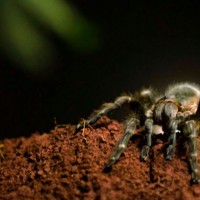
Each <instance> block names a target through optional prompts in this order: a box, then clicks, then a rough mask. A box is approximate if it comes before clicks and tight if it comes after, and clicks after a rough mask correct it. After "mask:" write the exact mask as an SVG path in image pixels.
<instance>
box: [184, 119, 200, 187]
mask: <svg viewBox="0 0 200 200" xmlns="http://www.w3.org/2000/svg"><path fill="white" fill-rule="evenodd" d="M183 133H184V135H185V136H186V138H187V144H188V147H189V155H188V157H189V164H190V168H191V171H192V179H191V181H192V183H199V182H200V179H199V174H198V159H197V156H198V155H197V131H196V123H195V121H194V120H189V121H186V122H185V125H184V127H183Z"/></svg>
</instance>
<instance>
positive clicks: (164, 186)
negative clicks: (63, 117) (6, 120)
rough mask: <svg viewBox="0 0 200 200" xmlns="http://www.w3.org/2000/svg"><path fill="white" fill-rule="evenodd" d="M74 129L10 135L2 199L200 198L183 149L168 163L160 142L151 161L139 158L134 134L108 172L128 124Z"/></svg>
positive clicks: (0, 171) (1, 167)
mask: <svg viewBox="0 0 200 200" xmlns="http://www.w3.org/2000/svg"><path fill="white" fill-rule="evenodd" d="M74 129H75V127H74V126H71V125H67V126H66V127H62V128H55V130H52V131H51V132H50V133H45V134H41V135H40V134H33V135H32V136H31V137H29V138H23V137H21V138H17V139H5V140H4V141H3V144H4V145H5V149H4V155H5V156H4V157H5V158H4V160H3V161H2V162H1V163H0V199H17V200H20V199H27V200H29V199H34V200H35V199H36V200H37V199H52V200H53V199H55V200H56V199H72V200H73V199H77V200H78V199H88V200H91V199H95V200H106V199H109V200H110V199H143V200H145V199H154V200H156V199H172V200H173V199H177V200H180V199H184V200H190V199H192V200H193V199H194V200H197V199H200V185H190V175H189V172H188V165H187V159H186V157H185V154H184V152H181V151H177V155H176V157H175V158H174V159H173V160H172V161H166V160H165V159H164V155H163V152H164V150H163V149H164V145H163V142H162V141H160V140H158V141H157V142H156V144H155V146H153V148H152V152H151V154H150V158H149V159H148V161H147V162H140V160H139V156H140V142H141V138H140V137H135V138H134V137H133V138H132V140H131V141H130V142H129V145H128V148H127V149H126V151H125V152H124V153H123V154H122V156H121V158H120V160H119V162H117V163H116V164H115V165H114V166H113V168H112V170H111V171H110V172H108V173H104V172H102V169H103V166H104V164H105V162H106V161H107V160H108V158H109V155H110V154H111V151H112V149H113V147H114V144H115V142H116V141H117V140H118V139H119V137H120V135H121V134H122V131H123V126H122V125H121V124H119V123H118V122H117V121H113V120H110V119H108V118H106V117H104V118H102V119H101V120H99V121H98V123H97V124H95V125H94V126H93V127H87V128H85V129H84V130H81V131H79V132H78V133H76V134H74ZM198 142H199V144H200V139H198ZM198 151H199V155H200V149H198ZM199 161H200V158H199Z"/></svg>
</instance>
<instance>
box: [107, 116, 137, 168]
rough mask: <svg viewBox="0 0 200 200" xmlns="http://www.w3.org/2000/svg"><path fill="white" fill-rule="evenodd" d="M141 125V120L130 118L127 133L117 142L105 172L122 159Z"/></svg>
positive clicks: (126, 123) (126, 124)
mask: <svg viewBox="0 0 200 200" xmlns="http://www.w3.org/2000/svg"><path fill="white" fill-rule="evenodd" d="M138 125H139V120H138V119H135V118H130V119H129V120H127V121H126V122H125V131H124V134H123V135H122V137H121V138H120V139H119V141H118V142H117V144H116V146H115V149H114V151H113V153H112V154H111V156H110V158H109V160H108V162H107V163H106V164H105V166H104V170H105V169H108V168H110V167H111V166H112V165H113V164H114V163H116V162H117V160H118V159H119V158H120V156H121V154H122V153H123V152H124V150H125V149H126V148H127V145H128V142H129V140H130V138H131V137H132V136H133V135H134V131H135V130H136V129H137V127H138Z"/></svg>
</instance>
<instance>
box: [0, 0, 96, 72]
mask: <svg viewBox="0 0 200 200" xmlns="http://www.w3.org/2000/svg"><path fill="white" fill-rule="evenodd" d="M0 17H1V19H0V20H1V26H2V27H1V37H0V44H1V47H2V49H3V51H4V52H6V53H7V55H8V56H9V57H10V58H11V59H12V60H14V61H16V62H17V63H18V65H19V66H21V67H22V68H23V69H25V70H27V71H29V72H32V73H37V72H41V71H44V70H46V69H47V68H49V66H50V63H51V61H52V58H53V55H54V51H55V47H54V45H53V42H52V41H51V40H50V39H49V37H47V34H46V32H45V31H44V30H49V31H50V32H53V33H54V34H55V35H56V36H57V37H58V38H60V39H61V40H62V41H63V43H65V44H66V47H70V48H72V49H73V50H74V51H78V52H81V53H83V52H87V51H88V50H93V49H95V47H96V45H97V41H96V32H95V29H94V27H93V26H92V25H91V24H90V23H88V21H87V20H86V19H84V18H83V17H82V16H81V15H80V14H79V12H78V11H77V10H76V9H74V8H73V7H72V6H71V5H70V4H69V3H67V2H66V1H63V0H43V1H38V0H9V1H3V2H2V3H1V6H0ZM39 27H42V29H41V28H39Z"/></svg>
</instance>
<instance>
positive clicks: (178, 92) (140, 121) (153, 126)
mask: <svg viewBox="0 0 200 200" xmlns="http://www.w3.org/2000/svg"><path fill="white" fill-rule="evenodd" d="M199 101H200V88H199V87H198V86H197V85H195V84H192V83H180V84H174V85H172V86H170V87H169V88H168V89H167V90H166V91H165V93H164V94H163V95H158V94H157V93H156V92H155V91H154V90H153V89H151V88H150V89H143V90H141V91H139V92H135V93H133V94H130V95H122V96H119V97H117V98H116V100H115V101H114V102H113V103H106V104H103V105H102V107H101V108H100V109H99V110H97V111H95V112H94V113H93V114H92V115H91V117H89V118H88V119H87V120H86V124H93V123H95V122H96V121H97V120H98V119H99V118H100V117H101V116H103V115H107V114H108V113H109V112H110V111H113V110H115V109H118V108H119V107H121V106H122V105H123V104H125V103H128V104H130V108H131V110H132V112H131V114H130V116H129V117H128V118H127V120H125V122H124V134H123V135H122V137H121V138H120V139H119V141H118V142H117V144H116V147H115V149H114V151H113V153H112V154H111V156H110V158H109V159H108V161H107V163H106V164H105V168H104V169H108V168H110V167H111V166H112V165H113V164H114V163H115V162H116V161H117V160H118V159H119V157H120V156H121V154H122V152H123V151H124V150H125V149H126V147H127V144H128V142H129V140H130V138H131V137H132V136H133V135H134V134H136V133H138V130H139V132H141V134H142V135H143V138H144V141H143V146H142V149H141V160H143V161H145V160H146V159H147V157H148V155H149V151H150V149H151V146H152V137H153V135H154V134H156V133H162V134H163V135H164V136H165V138H167V143H168V146H167V149H166V159H168V160H171V159H173V156H174V154H175V147H176V141H177V140H176V139H177V134H181V135H183V136H184V138H185V141H186V142H187V146H188V160H189V163H190V168H191V171H192V174H191V176H192V178H191V181H192V182H193V183H199V182H200V179H199V175H198V159H197V129H198V127H197V124H196V120H197V119H198V118H199V117H198V115H199V114H200V113H199V111H198V108H199ZM82 127H83V123H79V124H78V125H77V129H80V128H82Z"/></svg>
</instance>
